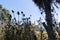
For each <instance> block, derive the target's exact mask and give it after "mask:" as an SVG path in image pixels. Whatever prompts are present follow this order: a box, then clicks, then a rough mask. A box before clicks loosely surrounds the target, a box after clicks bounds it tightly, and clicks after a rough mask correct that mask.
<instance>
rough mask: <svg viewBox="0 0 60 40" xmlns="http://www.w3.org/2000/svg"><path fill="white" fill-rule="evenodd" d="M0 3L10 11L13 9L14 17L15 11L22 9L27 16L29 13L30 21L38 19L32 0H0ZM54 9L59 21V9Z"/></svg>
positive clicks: (38, 15) (36, 8)
mask: <svg viewBox="0 0 60 40" xmlns="http://www.w3.org/2000/svg"><path fill="white" fill-rule="evenodd" d="M0 4H1V5H2V6H3V7H4V8H7V9H8V10H9V11H10V13H11V10H12V9H13V10H14V11H15V17H16V18H17V14H16V11H20V12H21V11H23V12H24V13H25V14H26V16H27V17H29V15H30V14H31V15H32V17H31V20H32V22H34V21H36V20H38V19H39V17H40V16H41V15H40V11H39V9H38V7H37V6H36V5H35V4H34V3H33V2H32V0H0ZM56 11H57V13H58V16H56V18H57V19H58V21H60V9H56ZM11 14H12V13H11ZM20 19H21V18H20ZM17 20H18V19H17Z"/></svg>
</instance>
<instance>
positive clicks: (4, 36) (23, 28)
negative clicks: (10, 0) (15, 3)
mask: <svg viewBox="0 0 60 40" xmlns="http://www.w3.org/2000/svg"><path fill="white" fill-rule="evenodd" d="M33 2H34V3H35V4H36V5H37V6H38V7H39V9H40V11H42V12H41V14H43V13H44V12H45V14H46V16H45V17H46V18H45V21H46V22H41V18H40V19H39V20H38V25H36V24H33V23H32V22H31V20H30V19H31V15H30V16H29V17H25V14H24V12H23V11H21V12H19V11H17V15H18V20H16V17H15V14H14V13H15V11H14V10H12V14H13V16H14V18H12V17H13V16H12V15H11V14H10V12H9V11H8V10H7V9H5V8H3V7H2V5H0V21H1V24H0V40H60V38H59V37H60V23H59V27H58V26H56V25H57V22H56V20H55V18H54V16H53V15H54V14H53V13H51V12H54V6H53V5H52V4H54V5H55V6H56V7H57V8H58V6H57V5H56V3H60V1H59V0H56V1H55V0H33ZM51 7H52V8H51ZM19 15H22V18H21V20H19V17H20V16H19ZM53 18H54V19H53ZM43 26H44V28H45V29H44V28H43ZM55 27H56V28H55ZM55 30H56V31H55Z"/></svg>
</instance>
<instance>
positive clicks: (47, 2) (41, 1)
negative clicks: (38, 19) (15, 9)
mask: <svg viewBox="0 0 60 40" xmlns="http://www.w3.org/2000/svg"><path fill="white" fill-rule="evenodd" d="M33 2H34V3H35V4H36V5H37V6H38V7H39V9H40V10H41V9H43V10H44V11H45V14H46V22H47V25H45V23H43V24H44V27H45V29H46V31H47V33H48V37H49V40H56V37H55V33H54V30H53V23H52V22H53V21H52V13H51V11H52V9H51V6H52V3H53V4H54V5H55V6H56V7H57V8H58V6H57V5H56V3H60V0H33ZM53 8H54V7H53ZM53 10H54V9H53Z"/></svg>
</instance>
